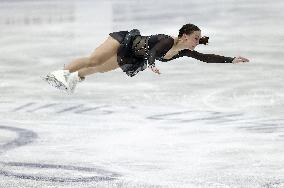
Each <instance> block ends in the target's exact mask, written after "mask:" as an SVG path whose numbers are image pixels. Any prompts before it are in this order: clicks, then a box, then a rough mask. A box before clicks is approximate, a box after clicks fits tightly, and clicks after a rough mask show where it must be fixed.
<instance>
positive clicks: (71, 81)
mask: <svg viewBox="0 0 284 188" xmlns="http://www.w3.org/2000/svg"><path fill="white" fill-rule="evenodd" d="M83 80H84V78H80V77H79V75H78V71H76V72H72V73H70V74H69V75H68V78H67V84H68V90H67V92H68V93H69V94H72V93H74V91H75V88H76V85H77V83H78V82H82V81H83Z"/></svg>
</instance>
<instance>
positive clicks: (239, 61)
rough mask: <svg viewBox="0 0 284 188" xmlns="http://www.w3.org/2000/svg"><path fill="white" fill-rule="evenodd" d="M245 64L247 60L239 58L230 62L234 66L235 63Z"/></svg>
mask: <svg viewBox="0 0 284 188" xmlns="http://www.w3.org/2000/svg"><path fill="white" fill-rule="evenodd" d="M245 62H249V60H248V59H246V58H244V57H241V56H238V57H235V59H234V60H233V61H232V63H234V64H235V63H245Z"/></svg>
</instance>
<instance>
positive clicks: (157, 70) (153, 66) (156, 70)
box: [148, 65, 161, 74]
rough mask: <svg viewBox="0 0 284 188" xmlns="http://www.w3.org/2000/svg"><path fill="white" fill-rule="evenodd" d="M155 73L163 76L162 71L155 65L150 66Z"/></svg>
mask: <svg viewBox="0 0 284 188" xmlns="http://www.w3.org/2000/svg"><path fill="white" fill-rule="evenodd" d="M148 67H149V68H150V69H151V70H152V71H153V72H154V73H157V74H161V73H160V70H159V69H158V68H157V67H156V66H155V65H149V66H148Z"/></svg>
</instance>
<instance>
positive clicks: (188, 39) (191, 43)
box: [184, 31, 201, 50]
mask: <svg viewBox="0 0 284 188" xmlns="http://www.w3.org/2000/svg"><path fill="white" fill-rule="evenodd" d="M200 37H201V31H194V32H193V33H191V34H190V35H185V34H184V42H185V45H186V47H187V48H188V49H190V50H194V48H195V47H196V46H197V45H198V44H199V39H200Z"/></svg>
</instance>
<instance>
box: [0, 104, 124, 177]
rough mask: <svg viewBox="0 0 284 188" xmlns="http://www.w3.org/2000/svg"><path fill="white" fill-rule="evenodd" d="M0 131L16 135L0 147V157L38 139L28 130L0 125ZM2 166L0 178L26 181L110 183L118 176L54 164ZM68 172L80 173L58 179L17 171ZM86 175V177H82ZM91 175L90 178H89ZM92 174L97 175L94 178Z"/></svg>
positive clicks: (16, 163)
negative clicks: (76, 175)
mask: <svg viewBox="0 0 284 188" xmlns="http://www.w3.org/2000/svg"><path fill="white" fill-rule="evenodd" d="M26 106H27V105H26ZM0 130H4V131H11V132H13V133H15V134H16V138H15V139H14V140H11V141H8V142H6V143H4V144H1V145H0V155H1V154H3V153H4V152H6V151H8V150H11V149H15V148H17V147H21V146H25V145H28V144H31V143H32V142H34V140H36V139H37V138H38V135H37V134H36V133H35V132H33V131H31V130H28V129H22V128H17V127H11V126H3V125H0ZM0 165H1V166H2V167H1V168H0V176H6V177H13V178H19V179H26V180H36V181H49V182H101V181H111V180H115V179H117V177H119V176H120V175H119V174H117V173H114V172H111V171H107V170H104V169H101V168H99V167H97V168H88V167H80V166H72V165H54V164H40V163H23V162H0ZM48 169H49V170H51V171H58V172H59V171H61V170H63V171H69V172H72V174H76V173H80V175H78V177H60V176H50V175H49V174H48V175H35V174H32V173H31V174H27V173H21V172H19V171H21V170H23V171H26V170H29V171H31V170H37V171H40V170H42V171H45V170H48ZM84 174H86V177H84ZM90 174H92V176H90ZM93 174H97V175H96V176H94V175H93Z"/></svg>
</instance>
